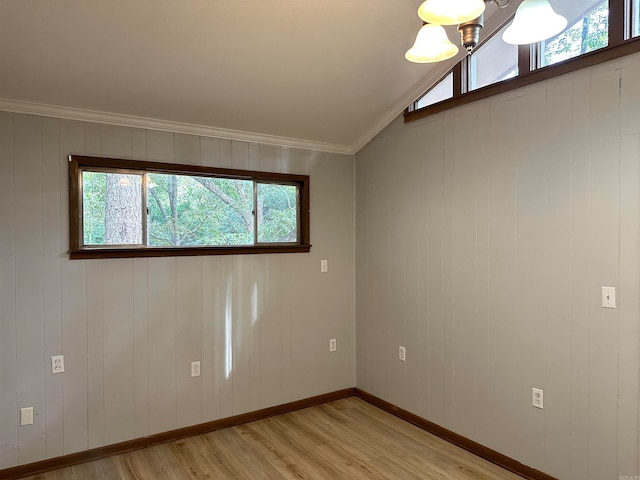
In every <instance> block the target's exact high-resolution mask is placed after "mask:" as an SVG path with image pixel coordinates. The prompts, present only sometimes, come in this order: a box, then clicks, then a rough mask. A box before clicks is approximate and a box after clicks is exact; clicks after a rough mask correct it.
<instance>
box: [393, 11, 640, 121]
mask: <svg viewBox="0 0 640 480" xmlns="http://www.w3.org/2000/svg"><path fill="white" fill-rule="evenodd" d="M552 4H553V1H552ZM568 5H570V6H571V7H572V8H573V9H574V10H575V12H574V15H570V16H569V24H568V26H567V28H566V29H565V30H564V31H563V32H561V33H560V34H559V35H557V36H556V37H554V38H551V39H548V40H546V41H543V42H539V43H536V44H531V45H520V46H518V47H512V46H507V45H506V44H504V45H500V42H502V38H501V35H500V30H501V29H503V28H504V26H506V24H505V25H503V26H502V27H500V29H498V31H497V32H494V33H495V34H494V35H488V36H486V37H485V38H484V39H483V41H482V43H481V44H480V45H479V46H478V47H477V48H476V49H475V51H474V52H473V54H472V55H470V56H467V57H465V58H463V59H462V60H461V61H460V62H458V64H456V65H455V66H454V67H453V68H452V69H451V71H450V72H448V73H447V75H446V76H445V77H444V79H447V80H446V81H447V82H451V79H450V78H451V77H453V89H452V91H453V93H452V95H450V96H449V98H447V99H444V100H440V99H438V98H437V97H435V96H431V98H433V99H434V100H438V101H433V100H430V92H431V91H433V90H435V89H437V88H438V86H439V84H440V83H441V82H437V83H436V84H435V85H434V86H433V87H431V88H430V89H429V90H428V91H427V92H426V93H425V94H424V95H422V96H421V97H420V98H419V99H418V100H416V101H415V102H413V103H412V104H411V105H409V107H408V108H407V109H406V110H405V112H404V121H405V123H407V122H412V121H414V120H418V119H420V118H424V117H427V116H429V115H433V114H435V113H439V112H442V111H444V110H448V109H450V108H454V107H457V106H459V105H464V104H467V103H470V102H473V101H476V100H480V99H483V98H487V97H490V96H493V95H498V94H500V93H504V92H507V91H510V90H514V89H516V88H520V87H523V86H526V85H530V84H532V83H536V82H539V81H542V80H547V79H549V78H553V77H556V76H559V75H563V74H565V73H569V72H573V71H575V70H579V69H581V68H586V67H590V66H593V65H597V64H599V63H603V62H606V61H609V60H613V59H615V58H619V57H622V56H625V55H629V54H632V53H636V52H640V26H639V25H640V0H580V2H575V4H572V3H569V4H568ZM580 8H582V10H581V9H580ZM507 23H508V22H507ZM574 37H575V38H574ZM571 39H574V40H577V42H573V44H571V42H570V40H571ZM502 43H504V42H502ZM513 48H517V64H514V59H513V58H512V55H511V52H510V50H511V49H513ZM492 50H493V51H492ZM509 59H511V60H509ZM507 60H509V62H510V63H509V64H508V65H507V64H505V65H502V63H504V62H506V61H507ZM507 63H508V62H507ZM512 64H513V65H512ZM483 65H487V69H486V70H487V71H483V70H482V68H483ZM505 66H506V67H509V68H503V67H505ZM498 67H500V69H498V70H496V68H498ZM483 78H486V79H487V80H488V82H487V81H484V80H481V81H478V80H479V79H483ZM444 79H443V81H444ZM449 89H450V88H449Z"/></svg>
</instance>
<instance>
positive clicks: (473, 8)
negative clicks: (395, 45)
mask: <svg viewBox="0 0 640 480" xmlns="http://www.w3.org/2000/svg"><path fill="white" fill-rule="evenodd" d="M509 2H510V0H425V1H424V2H423V3H422V4H421V5H420V7H419V8H418V16H419V17H420V18H421V19H422V20H423V21H424V22H425V24H424V25H423V26H422V28H421V29H420V31H419V32H418V35H417V36H416V41H415V43H414V44H413V46H412V47H411V48H410V49H409V50H407V52H406V53H405V58H406V59H407V60H409V61H410V62H415V63H431V62H439V61H442V60H447V59H449V58H451V57H454V56H455V55H456V54H457V53H458V51H459V49H458V48H457V47H456V46H455V45H454V44H453V43H451V42H450V41H449V38H448V37H447V33H446V31H445V30H444V28H443V27H442V25H456V24H457V25H458V32H460V43H461V44H462V46H463V47H464V48H465V50H466V51H467V53H468V54H471V52H472V51H473V49H474V48H475V47H476V46H477V45H478V42H479V41H480V30H481V29H482V27H483V26H484V13H483V12H484V10H485V4H488V3H494V4H496V5H497V6H498V7H499V8H504V7H506V6H508V5H509ZM566 26H567V20H566V18H564V17H563V16H561V15H558V14H557V13H556V12H554V10H553V8H551V5H550V4H549V1H548V0H524V1H523V2H522V4H521V5H520V6H519V7H518V10H517V11H516V15H515V18H514V19H513V22H512V23H511V25H510V26H509V27H508V28H507V29H506V30H505V32H504V34H503V40H504V41H505V42H506V43H512V44H517V45H523V44H527V43H535V42H539V41H541V40H545V39H547V38H550V37H553V36H554V35H556V34H558V33H560V32H561V31H562V30H564V28H565V27H566ZM435 27H439V28H435Z"/></svg>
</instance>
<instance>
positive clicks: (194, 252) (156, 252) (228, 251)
mask: <svg viewBox="0 0 640 480" xmlns="http://www.w3.org/2000/svg"><path fill="white" fill-rule="evenodd" d="M310 250H311V245H258V246H231V247H143V248H135V247H124V248H101V247H84V248H78V249H74V250H70V251H69V258H71V260H84V259H92V258H137V257H185V256H199V255H255V254H269V253H307V252H309V251H310Z"/></svg>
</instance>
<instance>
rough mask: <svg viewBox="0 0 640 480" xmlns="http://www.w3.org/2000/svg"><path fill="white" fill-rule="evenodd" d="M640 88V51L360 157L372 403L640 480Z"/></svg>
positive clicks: (427, 126) (540, 461)
mask: <svg viewBox="0 0 640 480" xmlns="http://www.w3.org/2000/svg"><path fill="white" fill-rule="evenodd" d="M638 85H640V55H637V54H636V55H633V56H629V57H626V58H623V59H620V60H617V61H612V62H609V63H606V64H603V65H599V66H596V67H592V68H589V69H585V70H581V71H579V72H575V73H572V74H570V75H565V76H562V77H559V78H555V79H552V80H548V81H545V82H542V83H538V84H535V85H532V86H529V87H526V88H522V89H519V90H516V91H512V92H509V93H506V94H502V95H500V96H496V97H492V98H490V99H486V100H483V101H479V102H475V103H472V104H469V105H466V106H463V107H459V108H456V109H452V110H449V111H447V112H444V113H441V114H438V115H435V116H432V117H429V118H426V119H423V120H420V121H417V122H413V123H410V124H407V125H404V124H402V121H401V119H399V120H398V121H397V122H395V123H394V124H392V125H391V126H390V127H388V128H387V130H386V131H384V132H382V133H381V134H380V135H379V136H378V137H377V138H376V139H375V140H374V141H372V142H371V143H370V144H369V145H368V146H367V147H365V148H364V149H363V150H362V151H361V152H360V153H359V154H358V155H357V160H356V192H357V195H356V205H357V210H356V238H357V242H356V271H357V280H356V298H357V301H356V312H357V314H356V340H357V362H356V363H357V381H356V383H357V386H358V387H359V388H361V389H364V390H366V391H368V392H370V393H372V394H374V395H377V396H378V397H381V398H383V399H385V400H387V401H389V402H391V403H394V404H396V405H399V406H400V407H402V408H405V409H407V410H409V411H411V412H413V413H416V414H418V415H420V416H422V417H424V418H426V419H428V420H431V421H433V422H435V423H437V424H439V425H441V426H443V427H446V428H448V429H451V430H453V431H455V432H457V433H459V434H461V435H464V436H466V437H468V438H470V439H473V440H475V441H477V442H479V443H481V444H483V445H486V446H488V447H490V448H492V449H495V450H497V451H499V452H501V453H503V454H505V455H508V456H510V457H512V458H515V459H517V460H519V461H521V462H522V463H524V464H526V465H529V466H531V467H534V468H536V469H539V470H542V471H544V472H546V473H548V474H550V475H553V476H556V477H558V478H560V479H563V480H584V479H592V480H607V479H608V480H617V479H618V476H619V475H620V476H624V475H632V476H633V475H640V466H639V462H640V459H639V456H640V453H639V450H640V447H639V441H638V436H639V431H640V426H639V419H638V417H639V410H640V402H639V398H638V378H639V367H640V360H639V355H640V349H639V342H640V325H639V324H640V91H639V90H638ZM602 286H614V287H616V289H617V294H618V308H617V309H615V310H610V309H603V308H601V306H600V302H601V290H600V289H601V287H602ZM398 345H404V346H406V348H407V361H406V363H402V362H400V361H398ZM532 387H539V388H542V389H544V394H545V408H544V410H539V409H535V408H533V407H532V406H531V388H532Z"/></svg>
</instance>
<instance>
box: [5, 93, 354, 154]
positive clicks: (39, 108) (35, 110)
mask: <svg viewBox="0 0 640 480" xmlns="http://www.w3.org/2000/svg"><path fill="white" fill-rule="evenodd" d="M0 111H6V112H13V113H25V114H30V115H41V116H44V117H56V118H62V119H65V120H78V121H82V122H94V123H104V124H108V125H117V126H121V127H132V128H143V129H147V130H160V131H164V132H170V133H183V134H187V135H199V136H202V137H212V138H221V139H225V140H236V141H241V142H250V143H262V144H265V145H274V146H278V147H288V148H299V149H304V150H315V151H320V152H327V153H340V154H346V155H353V153H354V151H353V149H352V147H351V146H349V145H339V144H333V143H323V142H314V141H311V140H303V139H297V138H288V137H278V136H275V135H268V134H263V133H253V132H243V131H240V130H230V129H226V128H216V127H209V126H206V125H196V124H191V123H182V122H173V121H170V120H160V119H154V118H147V117H137V116H134V115H124V114H118V113H108V112H100V111H95V110H85V109H81V108H73V107H62V106H58V105H47V104H42V103H32V102H25V101H21V100H10V99H5V98H0Z"/></svg>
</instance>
